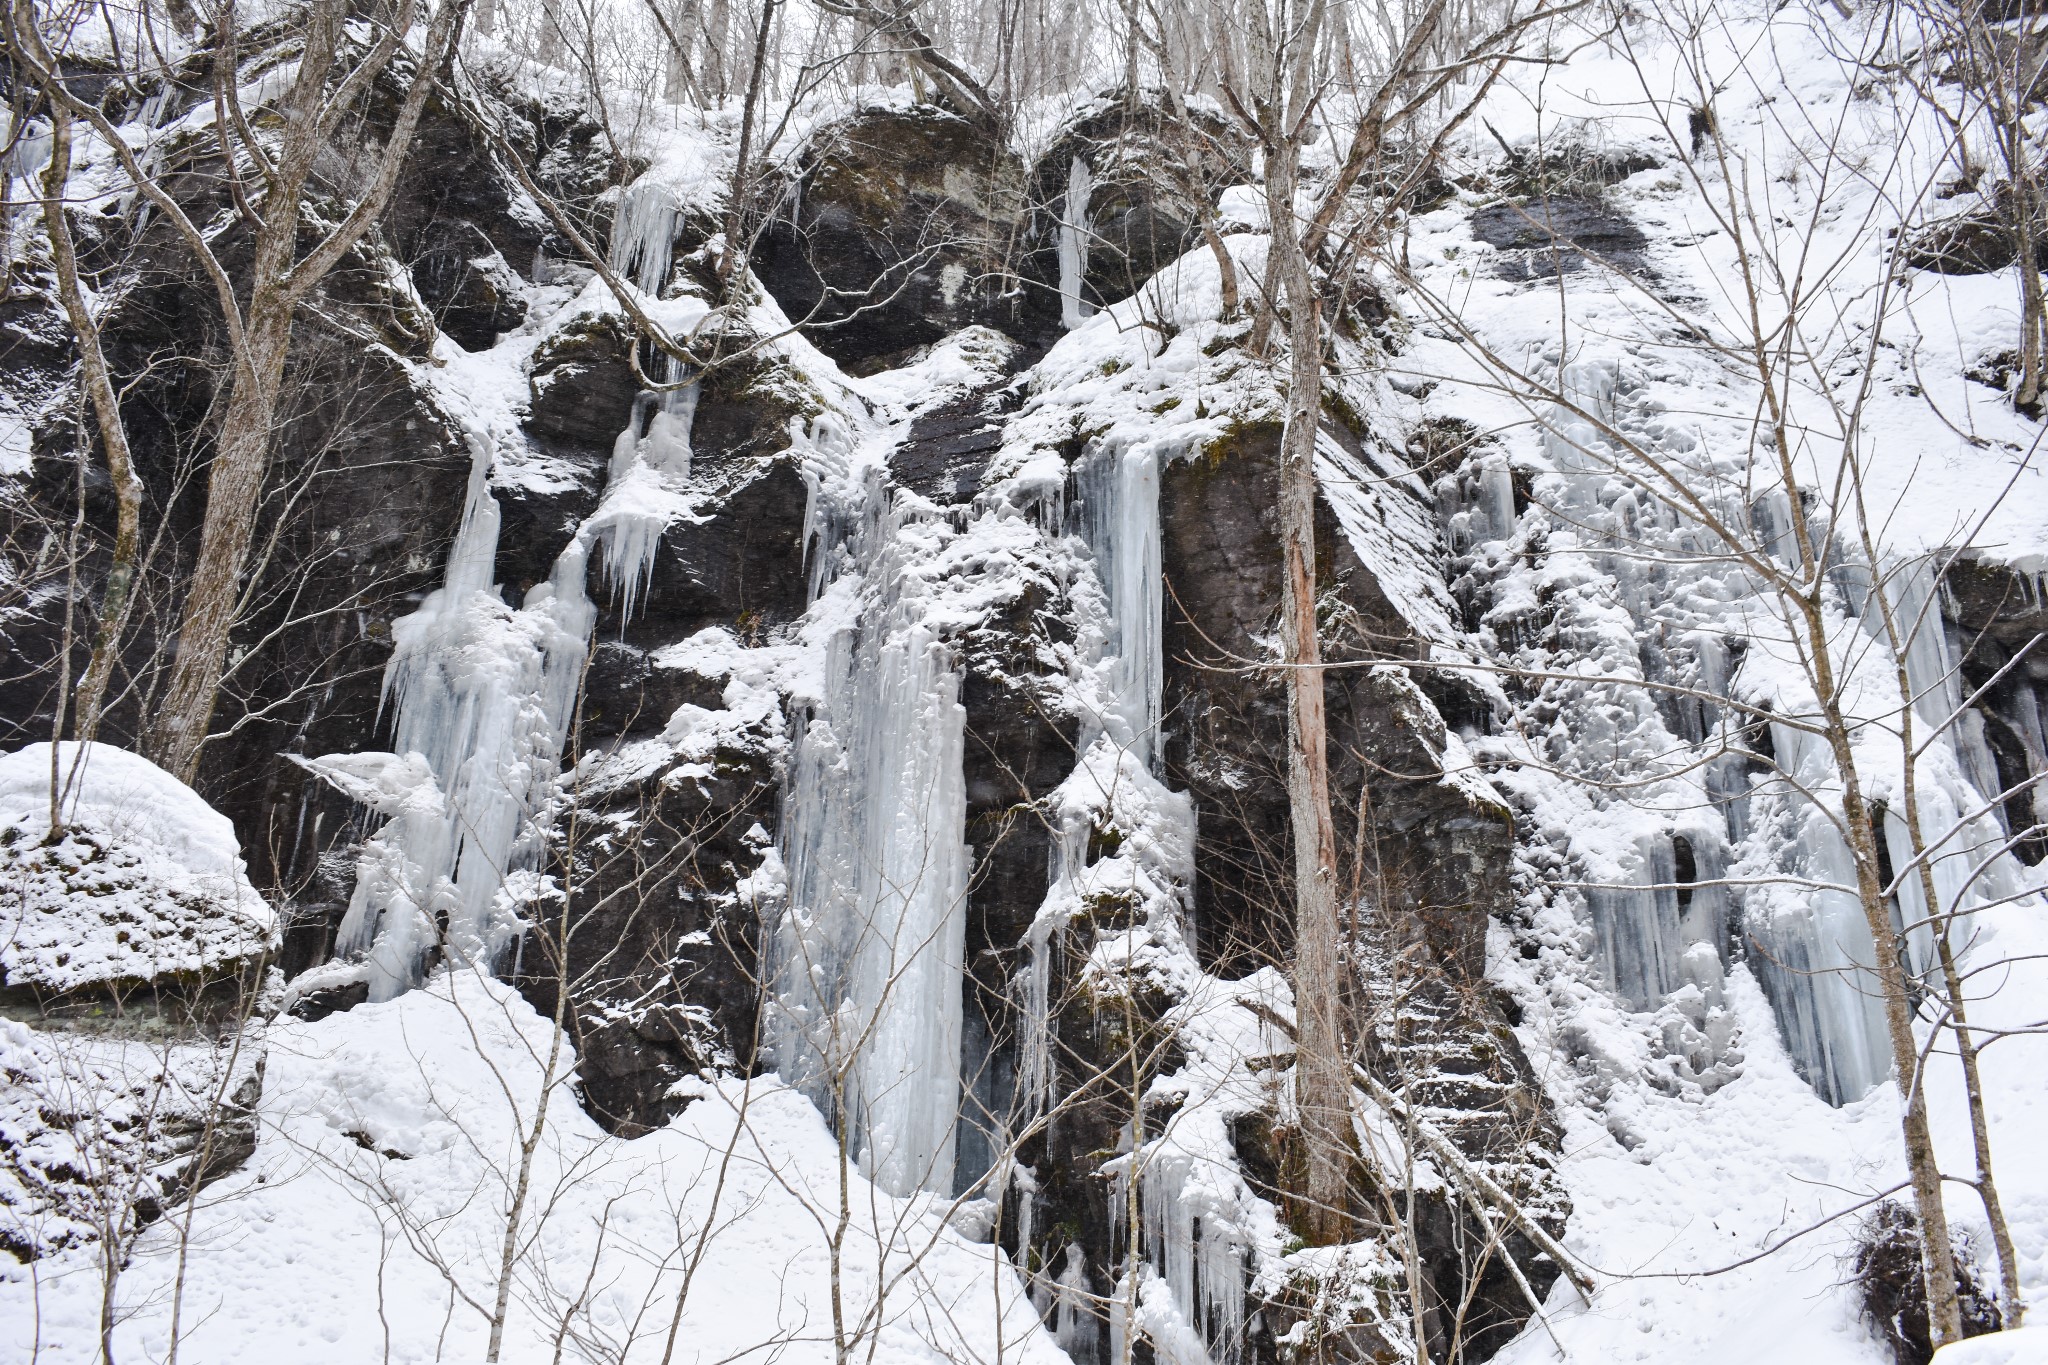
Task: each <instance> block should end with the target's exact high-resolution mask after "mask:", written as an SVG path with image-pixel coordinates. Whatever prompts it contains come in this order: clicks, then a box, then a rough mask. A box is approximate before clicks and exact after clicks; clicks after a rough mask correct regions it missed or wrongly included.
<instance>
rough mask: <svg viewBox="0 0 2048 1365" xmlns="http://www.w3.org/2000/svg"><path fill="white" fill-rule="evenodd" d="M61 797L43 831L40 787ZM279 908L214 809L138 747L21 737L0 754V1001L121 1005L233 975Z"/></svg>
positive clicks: (241, 972) (265, 945) (268, 944)
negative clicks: (263, 892) (55, 822)
mask: <svg viewBox="0 0 2048 1365" xmlns="http://www.w3.org/2000/svg"><path fill="white" fill-rule="evenodd" d="M53 758H54V772H55V776H56V782H57V784H58V790H59V794H60V797H61V800H60V803H59V819H60V825H61V828H59V829H58V830H57V832H56V836H55V837H54V838H52V832H51V806H50V788H51V779H52V772H53ZM277 939H278V917H277V913H276V911H275V910H273V909H272V907H271V906H270V905H269V903H268V902H266V901H265V900H264V899H263V897H262V896H260V895H258V894H257V892H256V889H255V887H253V886H252V885H250V882H249V876H248V872H247V870H246V868H245V866H244V864H243V862H242V854H241V845H240V844H239V842H238V841H237V840H236V838H235V830H234V826H233V825H232V824H230V823H229V822H228V819H227V817H226V816H224V815H222V814H221V813H220V812H218V811H216V810H214V809H213V808H212V807H211V806H209V805H207V804H206V802H205V801H203V800H201V799H200V797H199V796H198V794H197V793H195V792H194V791H193V790H192V789H191V788H190V787H188V786H186V785H185V784H184V783H183V782H180V781H178V779H176V778H174V777H172V776H171V775H170V774H169V773H167V772H165V771H164V770H163V769H161V768H159V767H157V766H156V765H155V764H154V763H151V762H150V761H149V760H148V759H146V758H142V757H140V756H139V755H136V754H132V753H128V752H126V751H125V750H122V749H117V748H114V747H113V746H111V745H107V744H85V745H80V744H76V743H68V742H67V743H65V744H63V745H61V746H59V748H58V750H57V752H56V753H55V754H54V755H53V754H52V752H51V746H50V745H48V744H31V745H29V746H27V747H26V748H23V749H20V750H18V751H16V752H15V753H11V754H6V755H0V1009H4V1010H5V1011H6V1012H8V1013H9V1014H14V1015H16V1016H17V1017H25V1018H40V1017H42V1016H44V1015H46V1014H49V1013H52V1012H55V1013H60V1014H68V1013H76V1012H78V1011H81V1010H83V1011H84V1012H86V1013H88V1014H98V1013H101V1012H103V1009H104V1007H105V1006H106V1004H107V1002H108V1001H109V1000H112V1001H114V1002H116V1003H115V1006H114V1010H113V1012H114V1014H116V1015H119V1014H121V1013H123V1009H122V1006H121V1004H120V1002H122V1001H123V1000H124V998H125V997H128V996H131V995H134V994H137V993H140V992H150V993H153V994H155V995H157V996H162V995H164V994H165V993H167V992H168V993H172V994H175V995H177V996H179V997H182V998H187V999H196V997H197V996H198V995H199V994H201V993H203V992H205V991H206V989H207V988H208V987H209V986H217V985H220V984H222V983H226V982H229V981H235V980H241V979H244V978H246V977H247V976H248V975H249V974H250V973H252V972H253V971H254V969H255V968H256V967H257V966H258V965H259V964H260V963H261V962H262V961H263V960H264V958H265V957H266V956H267V955H268V954H269V952H270V951H271V950H272V949H273V948H274V947H275V946H276V944H277Z"/></svg>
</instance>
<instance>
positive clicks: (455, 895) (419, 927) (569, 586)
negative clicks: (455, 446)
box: [309, 182, 697, 1000]
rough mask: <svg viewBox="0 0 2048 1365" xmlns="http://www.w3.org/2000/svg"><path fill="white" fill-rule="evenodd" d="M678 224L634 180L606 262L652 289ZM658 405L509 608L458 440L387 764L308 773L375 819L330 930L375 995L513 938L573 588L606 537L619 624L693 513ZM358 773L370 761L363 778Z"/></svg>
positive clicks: (356, 760)
mask: <svg viewBox="0 0 2048 1365" xmlns="http://www.w3.org/2000/svg"><path fill="white" fill-rule="evenodd" d="M678 216H679V211H678V209H677V207H676V202H675V197H674V195H673V193H672V191H670V190H669V189H668V187H666V186H663V185H660V184H656V183H652V182H650V183H647V184H646V185H644V186H643V185H642V184H641V183H638V182H636V183H635V185H633V186H632V187H630V188H629V189H628V191H627V193H626V195H625V198H624V200H623V202H622V204H621V206H620V209H619V216H618V222H617V225H616V228H615V231H614V236H613V242H612V263H613V265H614V267H615V268H617V269H618V270H620V271H621V272H622V273H625V274H628V275H630V276H631V277H632V278H633V279H634V280H635V282H636V283H637V284H638V285H639V287H640V288H642V289H643V290H645V291H647V292H649V293H654V292H657V291H658V290H659V289H660V287H661V285H662V283H663V282H664V281H665V280H666V278H667V276H668V273H669V267H670V264H671V262H670V249H671V244H672V242H673V239H674V235H675V229H676V224H677V221H678ZM662 376H663V380H664V382H663V384H662V387H661V389H660V391H659V392H653V393H642V394H640V395H639V396H638V397H637V398H636V399H635V400H634V403H633V407H632V410H631V412H630V413H629V414H628V415H627V424H626V427H625V429H624V430H623V431H621V432H620V433H619V435H618V437H617V439H616V441H615V442H614V443H613V455H612V461H611V466H610V470H609V477H608V480H607V482H606V486H605V492H604V496H603V498H602V499H601V500H600V501H599V503H598V506H597V508H596V510H595V511H593V512H592V513H591V515H590V516H589V517H588V518H586V519H585V520H584V521H583V522H582V524H581V525H579V526H578V527H577V528H576V530H575V532H574V533H573V534H572V535H571V536H570V538H569V541H568V543H567V544H566V545H565V546H564V547H563V548H562V550H561V552H560V553H559V554H558V555H557V557H556V559H555V562H554V566H553V569H552V571H551V572H550V574H549V576H548V579H547V581H545V582H543V583H539V584H536V585H535V586H534V587H533V588H532V589H530V590H529V591H528V592H527V594H526V597H525V600H524V602H523V603H522V604H521V605H520V606H518V607H517V608H514V607H512V606H510V605H509V604H508V603H507V602H506V601H505V600H504V596H503V593H502V592H501V590H500V589H499V587H498V585H497V583H496V560H497V551H498V527H499V511H498V504H497V500H496V499H495V498H494V497H493V496H492V493H491V472H492V464H493V458H494V457H493V451H494V448H495V446H494V442H495V441H496V440H500V439H511V440H516V439H520V438H518V437H516V436H514V435H511V434H510V433H506V434H503V435H494V434H493V433H490V432H485V431H476V432H472V433H471V435H470V446H471V460H470V474H469V487H468V492H467V495H466V498H465V502H464V507H463V514H462V522H461V525H460V528H459V529H458V531H457V533H456V537H455V543H454V545H453V547H452V548H451V550H450V552H449V556H448V567H447V570H446V573H445V574H444V577H443V580H442V585H441V586H440V587H439V588H437V589H436V590H435V591H434V592H432V593H430V594H429V595H428V596H427V598H426V600H425V601H423V602H422V603H421V604H420V606H419V608H418V609H417V610H415V611H414V612H412V613H411V614H410V615H408V616H405V617H402V618H400V619H399V620H397V621H394V622H393V623H392V626H391V634H392V654H391V659H390V661H389V662H388V664H387V665H386V667H385V673H384V691H383V695H384V700H385V702H386V704H387V705H389V706H390V708H391V710H392V712H393V723H392V731H393V734H392V743H393V749H394V753H393V754H391V755H383V756H378V755H343V756H337V757H332V758H328V759H321V760H315V761H314V762H312V763H311V764H310V765H309V766H311V767H312V768H313V770H314V771H316V772H319V773H321V774H322V775H323V776H325V777H327V778H328V779H329V780H330V781H332V782H334V783H335V784H336V785H337V786H340V787H341V788H342V790H343V791H345V792H347V793H348V794H350V795H351V796H353V797H354V798H355V799H357V800H359V801H362V802H364V803H365V804H367V805H369V806H370V807H371V808H372V809H374V810H376V811H378V812H379V813H381V814H383V815H385V816H386V817H387V820H386V823H385V824H384V825H383V826H382V827H381V828H380V829H379V830H378V831H377V832H376V833H375V834H373V835H372V836H371V837H370V838H369V839H368V840H366V841H365V843H364V845H363V848H362V851H361V854H360V856H359V859H358V867H357V877H356V885H355V889H354V891H353V893H352V895H351V898H350V901H349V909H348V913H347V915H346V917H345V918H344V919H343V921H342V925H341V928H340V931H339V934H338V935H337V939H336V948H337V951H338V952H339V953H340V954H341V955H342V956H343V957H345V958H346V957H360V958H361V959H362V961H363V964H364V965H363V971H364V973H365V976H366V979H367V981H368V984H369V988H370V998H371V999H372V1000H386V999H389V998H391V997H393V996H395V995H398V994H400V993H401V992H403V991H405V990H407V989H409V988H410V987H411V986H413V985H415V984H417V983H418V981H419V979H420V976H421V973H422V972H423V971H424V970H425V969H426V967H427V966H428V965H429V964H430V962H431V961H432V960H433V958H434V956H435V953H436V950H437V949H438V950H439V952H440V954H441V955H442V956H443V957H445V959H446V960H448V961H451V962H454V963H459V964H465V965H473V966H477V967H481V968H484V969H486V970H488V969H490V968H492V967H494V966H495V965H497V963H498V962H499V960H500V959H501V957H502V956H503V954H504V951H505V949H506V948H507V947H508V945H509V944H510V943H511V942H512V941H513V940H514V939H515V938H516V937H517V936H518V934H519V933H520V931H521V929H522V928H523V927H524V921H523V920H522V918H521V914H520V905H519V903H518V898H517V897H515V896H512V895H510V894H508V891H507V883H508V879H510V878H512V877H513V875H514V874H515V873H518V872H520V871H523V870H528V869H531V868H533V867H535V866H537V865H538V863H539V861H540V856H541V853H542V847H543V842H544V839H545V823H546V813H547V807H548V805H549V802H550V801H551V800H552V798H553V796H554V794H555V784H556V781H557V778H558V775H559V772H560V767H561V756H562V748H563V745H564V743H565V741H566V739H567V736H568V731H569V725H570V722H571V720H572V719H573V718H574V713H575V706H576V694H577V689H578V687H579V685H580V682H581V676H582V670H583V663H584V660H585V658H586V656H587V655H588V652H589V646H590V637H591V632H592V630H593V629H594V628H595V626H596V623H597V607H596V606H595V605H594V604H593V603H592V602H591V601H590V599H589V597H588V595H587V592H586V584H587V582H588V579H589V572H590V560H591V555H592V551H593V550H595V549H597V548H598V544H599V542H600V541H601V542H603V563H604V568H605V572H606V576H607V577H608V578H609V579H610V581H611V583H612V585H613V588H614V590H615V592H616V593H618V595H619V596H620V597H622V598H623V603H622V608H621V616H622V619H623V618H630V616H631V614H632V611H633V608H634V606H635V604H636V602H637V600H638V599H639V598H640V597H641V596H642V595H643V594H644V592H645V589H646V584H647V582H648V579H649V577H650V576H651V574H652V572H653V566H654V557H655V552H656V550H657V549H658V547H659V545H660V541H661V536H662V533H663V532H664V531H665V530H666V529H667V528H668V527H669V526H670V525H671V524H673V523H674V522H675V521H676V520H678V519H679V518H683V517H687V516H689V515H691V514H692V503H691V498H690V495H689V492H688V481H689V477H690V425H691V420H692V417H693V416H694V413H695V410H696V397H697V389H696V385H695V384H694V383H691V382H686V380H685V377H684V376H683V375H682V373H681V372H680V369H679V367H678V366H677V365H676V364H675V362H674V361H673V360H672V359H670V358H668V357H664V358H663V368H662ZM365 760H378V762H377V763H376V765H375V766H376V767H377V771H376V773H375V774H373V775H367V776H366V774H368V768H367V767H366V766H365Z"/></svg>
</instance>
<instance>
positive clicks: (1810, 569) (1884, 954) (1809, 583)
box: [1751, 290, 1963, 1347]
mask: <svg viewBox="0 0 2048 1365" xmlns="http://www.w3.org/2000/svg"><path fill="white" fill-rule="evenodd" d="M1751 298H1752V300H1754V298H1755V293H1754V290H1752V292H1751ZM1755 335H1756V336H1757V337H1759V338H1761V337H1765V336H1768V335H1769V333H1767V332H1765V331H1763V330H1762V329H1761V328H1760V327H1759V328H1757V329H1755ZM1755 357H1756V360H1757V362H1758V365H1759V374H1760V375H1761V377H1762V378H1763V381H1764V397H1765V402H1766V405H1767V408H1768V413H1769V418H1768V420H1769V421H1770V423H1771V426H1770V430H1771V433H1772V443H1773V447H1774V453H1775V454H1776V456H1777V461H1778V473H1779V477H1780V479H1781V480H1782V481H1783V483H1784V486H1785V489H1786V491H1787V493H1788V495H1789V496H1790V498H1791V505H1792V526H1793V532H1794V538H1795V541H1796V543H1797V545H1798V549H1799V561H1800V566H1801V583H1802V585H1804V586H1803V587H1802V590H1801V591H1799V592H1798V593H1797V594H1795V595H1794V600H1795V602H1796V603H1797V606H1798V609H1799V612H1800V618H1801V625H1802V626H1803V628H1804V632H1805V636H1806V640H1805V644H1806V652H1807V656H1808V658H1807V668H1808V670H1809V681H1810V682H1811V683H1812V684H1813V690H1814V696H1815V697H1816V699H1817V700H1818V702H1819V705H1820V712H1821V719H1822V725H1821V728H1822V730H1823V732H1824V734H1825V736H1826V739H1827V744H1828V749H1829V752H1830V754H1831V755H1832V756H1833V758H1834V762H1835V769H1836V772H1837V774H1838V775H1839V776H1840V778H1841V782H1842V819H1843V823H1844V824H1846V825H1847V826H1848V829H1847V834H1848V840H1849V848H1850V851H1851V853H1852V854H1853V855H1854V857H1855V861H1856V895H1857V900H1858V901H1859V902H1860V903H1861V904H1862V907H1863V919H1864V922H1865V923H1866V924H1867V925H1868V926H1869V929H1870V941H1871V943H1872V945H1873V946H1874V947H1875V949H1876V956H1877V961H1876V963H1875V964H1874V967H1873V969H1874V970H1875V972H1876V973H1877V978H1878V982H1879V985H1880V987H1881V988H1882V991H1883V995H1884V1018H1885V1032H1886V1035H1887V1037H1888V1039H1889V1041H1890V1043H1891V1050H1892V1066H1893V1069H1894V1070H1896V1071H1897V1072H1898V1081H1899V1099H1900V1103H1901V1105H1902V1106H1903V1109H1902V1112H1901V1114H1900V1116H1899V1128H1900V1132H1901V1136H1902V1137H1903V1139H1904V1142H1905V1148H1906V1168H1907V1172H1908V1174H1909V1175H1910V1176H1911V1177H1912V1184H1913V1203H1914V1208H1915V1211H1916V1212H1917V1213H1918V1214H1919V1217H1920V1241H1921V1253H1922V1256H1921V1265H1922V1270H1923V1273H1924V1275H1925V1279H1926V1284H1927V1320H1928V1327H1929V1334H1930V1336H1931V1337H1932V1338H1933V1341H1934V1345H1935V1346H1937V1347H1941V1346H1946V1345H1948V1344H1949V1343H1950V1342H1954V1341H1960V1340H1962V1336H1963V1325H1962V1322H1963V1320H1962V1308H1961V1304H1960V1303H1959V1302H1958V1300H1957V1296H1956V1266H1955V1252H1954V1250H1953V1248H1952V1247H1951V1246H1950V1244H1949V1235H1948V1213H1947V1210H1946V1209H1945V1208H1944V1207H1943V1205H1942V1190H1941V1167H1940V1165H1939V1163H1938V1162H1937V1161H1936V1159H1935V1153H1934V1139H1933V1136H1932V1135H1931V1134H1930V1133H1929V1131H1928V1127H1927V1095H1926V1090H1925V1088H1924V1087H1923V1086H1922V1085H1921V1076H1920V1049H1919V1045H1918V1044H1917V1042H1916V1041H1915V1040H1914V1037H1913V1005H1912V1002H1911V1001H1910V1000H1909V999H1907V997H1906V981H1905V972H1904V967H1903V960H1902V958H1901V956H1900V951H1899V936H1898V934H1897V932H1896V931H1895V930H1894V929H1893V928H1892V917H1891V907H1890V906H1889V905H1888V904H1887V903H1886V901H1885V896H1884V886H1883V883H1882V882H1881V881H1880V879H1879V873H1878V867H1879V862H1878V855H1877V843H1876V838H1875V832H1874V830H1873V827H1872V825H1871V820H1870V803H1869V802H1868V801H1867V800H1866V799H1865V797H1864V795H1863V779H1862V774H1861V770H1860V769H1859V768H1858V767H1857V764H1856V751H1855V746H1854V743H1853V741H1852V739H1851V732H1850V728H1849V721H1848V718H1847V717H1846V716H1845V715H1844V714H1843V711H1842V704H1841V692H1840V688H1839V686H1838V685H1837V682H1836V679H1835V666H1834V659H1833V657H1832V655H1831V654H1830V652H1829V649H1830V645H1831V643H1832V641H1831V640H1830V637H1829V634H1828V627H1827V622H1826V618H1825V616H1824V614H1823V612H1822V608H1821V586H1820V585H1821V584H1823V583H1824V582H1825V581H1826V580H1825V578H1824V577H1823V576H1822V574H1821V572H1820V554H1819V551H1818V548H1817V547H1816V546H1815V544H1814V541H1813V533H1812V530H1811V528H1810V527H1809V526H1808V525H1807V520H1806V517H1805V515H1804V514H1803V512H1802V511H1801V507H1802V503H1801V501H1800V491H1801V489H1800V484H1799V479H1798V473H1797V469H1796V466H1795V465H1794V463H1793V456H1792V447H1791V443H1790V438H1789V436H1788V435H1787V432H1786V427H1787V423H1786V418H1785V414H1784V411H1783V407H1782V404H1781V402H1780V399H1779V395H1778V391H1777V388H1776V385H1775V382H1774V381H1775V380H1776V378H1777V372H1776V370H1775V369H1774V368H1773V367H1772V365H1771V362H1770V358H1769V353H1768V351H1767V350H1765V348H1764V346H1763V344H1762V343H1761V342H1759V343H1758V344H1757V345H1756V348H1755Z"/></svg>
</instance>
